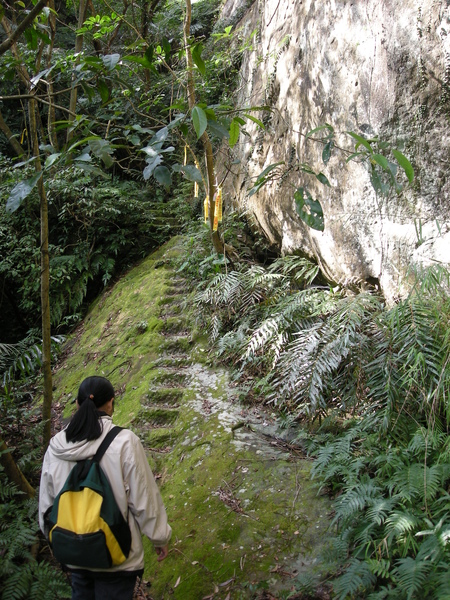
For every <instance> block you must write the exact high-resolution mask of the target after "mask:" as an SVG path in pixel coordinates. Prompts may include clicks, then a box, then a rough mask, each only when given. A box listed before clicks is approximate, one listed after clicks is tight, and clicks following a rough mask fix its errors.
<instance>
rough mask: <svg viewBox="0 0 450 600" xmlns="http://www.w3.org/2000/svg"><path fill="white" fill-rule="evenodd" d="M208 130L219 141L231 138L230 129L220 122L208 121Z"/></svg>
mask: <svg viewBox="0 0 450 600" xmlns="http://www.w3.org/2000/svg"><path fill="white" fill-rule="evenodd" d="M208 129H209V131H210V132H211V134H212V135H214V136H215V137H218V138H219V139H222V138H228V137H229V136H230V134H229V133H228V129H227V128H226V127H224V126H223V125H222V123H219V122H218V121H208Z"/></svg>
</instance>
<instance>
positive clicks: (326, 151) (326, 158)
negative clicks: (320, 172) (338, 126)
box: [322, 140, 334, 165]
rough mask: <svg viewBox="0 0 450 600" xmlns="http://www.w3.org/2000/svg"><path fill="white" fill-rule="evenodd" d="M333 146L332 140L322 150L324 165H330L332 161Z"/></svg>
mask: <svg viewBox="0 0 450 600" xmlns="http://www.w3.org/2000/svg"><path fill="white" fill-rule="evenodd" d="M333 146H334V144H333V140H330V141H329V142H328V143H327V144H325V147H324V149H323V150H322V160H323V164H324V165H326V164H328V161H329V160H330V157H331V150H332V149H333Z"/></svg>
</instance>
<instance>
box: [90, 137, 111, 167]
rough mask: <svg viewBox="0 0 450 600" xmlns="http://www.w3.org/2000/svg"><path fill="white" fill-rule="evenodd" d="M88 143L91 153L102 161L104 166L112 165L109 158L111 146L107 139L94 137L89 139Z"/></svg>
mask: <svg viewBox="0 0 450 600" xmlns="http://www.w3.org/2000/svg"><path fill="white" fill-rule="evenodd" d="M88 143H89V147H90V149H91V150H92V153H93V154H94V155H95V156H97V157H98V158H100V159H101V160H102V161H103V163H104V165H105V167H107V168H109V167H111V166H112V165H113V162H114V161H113V159H112V158H111V154H112V153H113V148H112V146H111V144H110V143H109V141H108V140H103V139H102V138H94V139H91V140H89V142H88Z"/></svg>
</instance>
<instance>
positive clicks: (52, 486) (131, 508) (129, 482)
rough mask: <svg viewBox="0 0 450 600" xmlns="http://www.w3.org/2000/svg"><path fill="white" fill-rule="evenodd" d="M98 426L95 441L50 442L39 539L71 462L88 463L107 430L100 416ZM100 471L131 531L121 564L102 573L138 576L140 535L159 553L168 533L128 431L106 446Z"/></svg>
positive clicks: (108, 423) (107, 420)
mask: <svg viewBox="0 0 450 600" xmlns="http://www.w3.org/2000/svg"><path fill="white" fill-rule="evenodd" d="M101 422H102V425H103V433H102V435H101V436H100V437H99V438H98V439H97V440H94V441H91V442H87V441H83V442H67V441H66V434H65V432H64V431H61V432H59V433H58V434H56V435H55V436H54V437H53V438H52V439H51V441H50V445H49V447H48V450H47V452H46V453H45V457H44V464H43V466H42V475H41V485H40V489H39V526H40V528H41V530H42V531H43V532H44V533H46V532H45V531H44V515H45V513H46V511H47V509H48V508H49V507H50V506H51V505H52V504H53V501H54V499H55V497H56V496H57V494H58V492H59V491H60V490H61V488H62V487H63V485H64V482H65V481H66V479H67V476H68V475H69V473H70V471H71V469H72V468H73V467H74V466H75V464H76V461H78V460H84V459H86V458H91V457H92V456H93V455H94V454H95V452H96V451H97V449H98V447H99V446H100V444H101V442H102V440H103V438H104V437H105V436H106V434H107V433H108V431H109V430H110V429H111V428H112V427H113V422H112V418H111V417H108V416H103V417H101ZM100 466H101V468H102V470H103V472H104V473H105V475H106V476H107V478H108V480H109V483H110V484H111V487H112V490H113V493H114V497H115V499H116V502H117V505H118V506H119V508H120V510H121V511H122V514H123V516H124V518H125V519H127V520H128V523H129V526H130V529H131V551H130V554H129V556H128V558H127V560H126V561H125V562H123V563H122V564H121V565H118V566H116V567H112V568H111V569H108V572H112V571H138V570H140V569H143V568H144V548H143V545H142V536H141V534H145V535H146V536H147V537H148V538H149V539H150V540H151V541H152V542H153V544H154V546H155V547H162V546H165V545H166V544H167V543H168V541H169V539H170V536H171V533H172V530H171V527H170V525H169V524H168V522H167V515H166V510H165V508H164V504H163V501H162V498H161V495H160V493H159V489H158V487H157V485H156V482H155V479H154V477H153V474H152V471H151V469H150V467H149V464H148V462H147V457H146V456H145V452H144V448H143V447H142V444H141V442H140V440H139V438H138V437H137V436H136V435H135V434H134V433H133V432H132V431H130V430H128V429H123V430H122V431H121V432H120V433H119V434H118V435H117V437H116V438H115V439H114V440H113V441H112V442H111V445H110V446H109V448H108V449H107V451H106V453H105V455H104V456H103V458H102V460H101V462H100Z"/></svg>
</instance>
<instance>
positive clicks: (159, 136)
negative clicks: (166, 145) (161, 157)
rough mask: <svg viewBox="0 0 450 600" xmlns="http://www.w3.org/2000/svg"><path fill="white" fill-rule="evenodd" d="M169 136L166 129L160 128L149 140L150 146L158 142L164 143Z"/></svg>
mask: <svg viewBox="0 0 450 600" xmlns="http://www.w3.org/2000/svg"><path fill="white" fill-rule="evenodd" d="M168 135H169V130H168V128H167V127H162V128H161V129H160V130H159V131H157V132H156V133H155V135H154V136H153V137H152V139H151V140H150V144H151V145H152V146H153V145H154V144H157V143H159V142H164V141H165V140H166V139H167V136H168Z"/></svg>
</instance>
